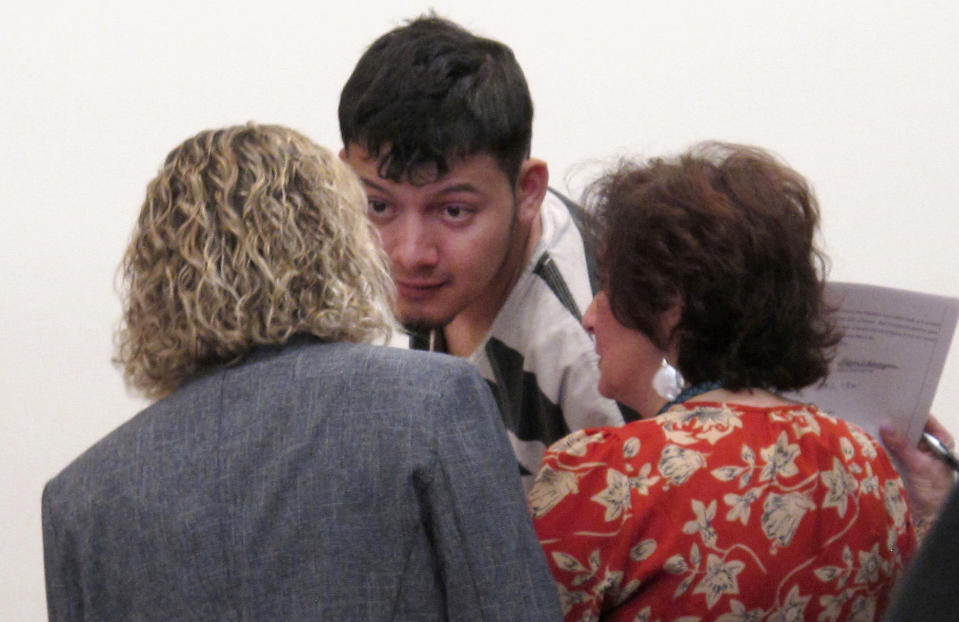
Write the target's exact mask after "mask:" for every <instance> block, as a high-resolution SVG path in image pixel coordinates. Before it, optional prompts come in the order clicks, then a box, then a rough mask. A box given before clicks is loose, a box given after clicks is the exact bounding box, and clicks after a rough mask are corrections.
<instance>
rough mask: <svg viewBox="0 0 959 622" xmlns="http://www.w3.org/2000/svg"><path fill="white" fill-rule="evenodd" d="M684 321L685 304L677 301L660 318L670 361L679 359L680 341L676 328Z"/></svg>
mask: <svg viewBox="0 0 959 622" xmlns="http://www.w3.org/2000/svg"><path fill="white" fill-rule="evenodd" d="M682 319H683V303H682V301H681V300H677V301H676V302H675V303H673V306H671V307H669V308H668V309H666V310H665V311H663V312H662V313H661V314H660V316H659V321H660V325H661V327H662V331H663V332H662V333H661V334H662V335H663V336H665V338H666V351H667V354H668V358H669V360H670V361H676V360H678V358H679V341H678V339H677V338H676V327H677V326H679V321H680V320H682Z"/></svg>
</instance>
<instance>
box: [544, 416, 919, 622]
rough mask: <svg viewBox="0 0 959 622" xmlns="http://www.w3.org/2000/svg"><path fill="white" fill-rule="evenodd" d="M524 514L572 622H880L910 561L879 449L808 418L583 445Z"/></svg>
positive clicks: (560, 449)
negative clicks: (529, 518)
mask: <svg viewBox="0 0 959 622" xmlns="http://www.w3.org/2000/svg"><path fill="white" fill-rule="evenodd" d="M529 506H530V512H531V514H532V516H533V521H534V524H535V527H536V531H537V533H538V535H539V539H540V543H541V544H542V545H543V548H544V550H545V551H546V556H547V558H548V561H549V563H550V566H551V570H552V572H553V575H554V577H555V578H556V582H557V584H558V587H559V591H560V598H561V600H562V604H563V612H564V614H565V618H566V620H567V621H568V622H571V621H576V622H579V621H593V620H598V619H603V620H630V621H633V620H636V621H649V622H652V621H655V620H663V621H665V620H686V621H692V620H719V621H722V622H733V621H737V622H746V621H748V620H757V621H758V620H769V621H774V622H779V621H783V622H785V621H787V620H818V621H821V622H832V621H836V620H874V619H878V618H879V616H880V615H881V613H882V611H883V610H884V609H885V606H886V602H887V599H888V597H889V591H890V588H891V586H892V584H893V583H894V582H895V580H896V578H897V577H898V576H899V574H900V573H901V571H902V569H903V564H904V562H905V561H906V560H908V558H909V557H910V555H911V554H912V552H913V550H914V549H915V547H916V541H915V536H914V534H913V528H912V520H911V518H910V516H909V511H908V509H907V507H906V500H905V491H904V490H903V486H902V482H901V481H900V479H899V476H898V474H897V473H896V471H895V469H894V468H893V466H892V464H891V463H890V461H889V459H888V457H887V456H886V454H885V452H884V450H883V449H882V448H881V447H880V446H879V444H878V443H877V442H876V441H875V440H873V439H872V438H871V437H869V436H868V435H867V434H866V433H865V432H863V431H862V430H861V429H860V428H858V427H857V426H855V425H853V424H849V423H846V422H844V421H842V420H840V419H836V418H834V417H831V416H829V415H827V414H824V413H822V412H820V411H819V410H817V409H816V408H815V407H813V406H809V405H799V404H796V405H790V406H777V407H772V408H759V407H750V406H742V405H736V404H718V403H715V402H687V403H685V404H681V405H677V406H674V407H673V408H672V409H670V410H669V411H668V412H666V413H664V414H662V415H660V416H658V417H655V418H652V419H647V420H641V421H636V422H633V423H631V424H628V425H626V426H623V427H620V428H593V429H587V430H580V431H578V432H574V433H573V434H570V435H569V436H567V437H566V438H564V439H562V440H560V441H559V442H557V443H555V444H554V445H553V446H552V447H551V448H550V449H549V451H548V452H547V454H546V456H545V458H544V459H543V463H542V467H541V469H540V472H539V475H538V476H537V478H536V483H535V485H534V486H533V489H532V490H531V491H530V494H529Z"/></svg>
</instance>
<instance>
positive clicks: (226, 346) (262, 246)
mask: <svg viewBox="0 0 959 622" xmlns="http://www.w3.org/2000/svg"><path fill="white" fill-rule="evenodd" d="M365 204H366V199H365V197H364V195H363V191H362V189H361V188H360V186H359V184H358V182H357V181H356V180H355V179H354V176H353V175H352V173H350V171H349V170H347V168H346V167H345V166H344V165H343V164H341V163H340V162H339V160H338V159H337V158H335V157H334V156H333V155H331V153H330V152H329V151H327V150H326V149H323V148H320V147H318V146H317V145H314V144H313V143H311V142H310V141H309V140H308V139H306V138H305V137H303V136H302V135H300V134H298V133H296V132H294V131H292V130H288V129H285V128H281V127H277V126H254V125H247V126H237V127H231V128H227V129H222V130H210V131H206V132H201V133H199V134H197V135H196V136H194V137H193V138H190V139H189V140H187V141H186V142H184V143H183V144H182V145H180V146H179V147H177V148H176V149H174V150H173V151H172V152H171V153H170V155H169V156H167V159H166V163H165V164H164V166H163V168H162V169H161V170H160V173H159V175H157V177H156V178H155V179H154V180H153V181H152V182H150V185H149V187H148V188H147V198H146V200H145V201H144V203H143V207H142V209H141V211H140V218H139V220H138V221H137V226H136V229H135V230H134V233H133V239H132V240H131V241H130V245H129V248H128V249H127V252H126V255H125V256H124V259H123V265H122V266H121V269H122V275H123V279H124V284H125V289H126V305H125V311H124V322H123V325H122V326H121V327H120V330H119V331H118V354H117V361H118V362H119V363H120V364H121V365H122V366H123V369H124V374H125V376H126V379H127V382H128V383H129V384H130V385H131V386H132V387H134V388H135V389H137V390H139V391H141V392H143V393H144V394H145V395H147V396H149V397H155V398H160V397H163V396H165V395H166V394H168V393H169V392H170V391H172V390H173V389H175V388H176V387H177V386H179V384H180V383H181V382H183V380H184V379H186V378H188V377H189V376H191V375H192V374H193V373H195V372H196V371H197V370H198V369H199V368H201V367H203V366H205V365H209V364H211V363H216V362H221V361H233V360H236V359H238V358H240V357H242V356H243V354H244V353H246V352H247V351H249V350H250V349H251V348H253V347H254V346H257V345H266V344H280V343H284V342H285V341H287V339H289V338H290V337H291V336H292V335H295V334H308V335H313V336H315V337H318V338H321V339H326V340H329V341H356V342H369V341H373V340H374V339H376V338H384V337H388V336H389V332H390V327H391V317H390V315H389V308H390V301H391V297H392V295H393V286H392V282H391V281H390V277H389V273H388V272H387V268H386V267H385V264H384V262H383V259H382V257H381V253H380V252H379V250H378V246H377V245H376V242H375V240H374V239H373V237H372V236H371V234H370V231H369V226H368V225H367V221H366V217H365V214H364V210H365Z"/></svg>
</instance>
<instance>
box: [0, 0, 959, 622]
mask: <svg viewBox="0 0 959 622" xmlns="http://www.w3.org/2000/svg"><path fill="white" fill-rule="evenodd" d="M549 4H550V5H551V8H550V9H548V10H546V9H544V8H540V7H542V6H546V5H545V4H544V3H517V2H514V1H512V0H492V1H490V0H487V1H485V2H477V1H475V0H462V1H456V2H453V1H451V2H446V3H443V2H436V3H435V4H434V5H433V6H435V7H436V9H437V10H438V11H439V12H440V13H442V14H444V15H446V16H448V17H451V18H453V19H455V20H457V21H460V22H462V23H463V24H464V25H466V26H468V27H470V28H472V29H474V30H476V31H478V32H480V33H483V34H487V35H489V36H492V37H494V38H498V39H501V40H503V41H505V42H507V43H508V44H510V45H511V46H512V47H513V49H514V50H515V52H516V54H517V56H518V58H519V60H520V63H521V64H522V65H523V67H524V68H525V70H526V73H527V77H528V79H529V82H530V86H531V89H532V91H533V97H534V100H535V103H536V106H537V109H536V123H535V128H534V145H533V147H534V152H535V155H537V156H540V157H543V158H545V159H547V160H548V161H549V162H550V164H551V170H552V174H553V184H554V185H555V186H557V187H559V188H561V189H567V190H570V191H571V192H572V193H573V194H576V192H578V190H579V189H580V187H581V186H582V183H583V180H584V179H586V178H588V176H589V172H590V171H591V170H593V169H594V167H595V166H596V163H595V160H597V159H602V158H607V157H608V156H610V155H613V154H642V155H655V154H658V153H662V152H672V151H676V150H678V149H681V148H683V147H685V146H687V145H689V144H690V143H692V142H694V141H697V140H700V139H704V138H716V139H723V140H732V141H740V142H749V143H755V144H759V145H763V146H766V147H768V148H771V149H773V150H774V151H776V152H777V153H779V154H780V155H781V156H782V157H783V158H785V159H786V160H787V161H789V162H790V163H791V164H792V165H793V166H794V167H795V168H797V169H798V170H800V171H801V172H803V173H805V174H806V175H808V176H809V178H810V179H811V180H812V181H813V183H814V185H815V187H816V188H817V190H818V192H819V196H820V199H821V203H822V206H823V210H824V213H825V217H824V237H825V246H826V248H827V249H828V251H829V252H830V254H831V256H832V259H833V272H832V276H833V277H834V278H837V279H841V280H854V281H863V282H869V283H874V284H882V285H889V286H894V287H902V288H909V289H917V290H924V291H930V292H934V293H939V294H945V295H951V296H959V279H957V278H956V269H957V266H959V261H957V259H959V253H957V250H956V241H955V238H956V231H957V229H959V226H957V225H959V216H957V215H956V214H957V196H959V191H957V190H959V189H957V178H959V174H957V172H956V164H957V161H959V157H957V156H959V153H957V145H959V120H957V116H956V102H957V92H956V91H957V89H956V76H957V75H959V42H957V41H959V39H957V38H956V36H955V33H956V32H957V31H959V5H957V4H956V3H954V2H951V1H949V0H942V1H939V2H913V3H904V2H903V3H898V2H897V3H892V2H883V3H876V2H874V1H850V2H843V3H819V2H815V3H814V2H806V1H796V2H773V3H768V2H764V1H760V0H755V1H732V2H669V3H666V2H645V1H640V2H636V1H635V0H634V1H629V2H603V1H599V2H591V3H587V4H586V5H585V6H588V7H589V11H588V12H585V11H584V9H583V8H582V7H583V6H584V4H583V3H578V2H577V3H572V2H570V3H564V2H559V3H556V2H554V3H549ZM834 5H835V6H834ZM428 6H429V5H427V4H425V3H420V2H407V1H400V0H378V1H369V2H362V1H361V2H351V3H350V2H332V1H331V2H318V1H310V2H307V1H305V0H304V1H302V2H295V1H288V0H272V1H270V2H249V1H246V0H231V1H230V2H226V1H222V2H203V1H196V2H194V1H182V0H172V1H171V0H165V1H163V2H159V1H157V0H146V1H144V2H136V3H133V2H120V1H112V2H110V1H99V2H98V1H95V0H93V1H90V2H79V3H72V2H65V1H64V2H40V3H32V4H29V5H28V4H24V3H14V2H12V0H9V1H4V2H3V3H2V4H0V59H2V60H0V214H2V220H0V223H2V224H0V335H2V339H0V343H2V350H0V438H2V439H3V441H4V444H5V449H4V450H3V451H2V452H0V482H2V486H3V489H2V494H0V551H2V556H3V561H2V566H3V571H2V573H0V619H4V620H36V619H42V618H43V617H44V616H45V604H44V587H43V570H42V548H41V536H40V513H39V499H40V491H41V488H42V485H43V483H44V482H45V481H46V480H47V479H48V478H49V477H51V476H52V475H53V474H55V473H56V472H57V471H58V470H59V469H60V468H62V467H63V466H64V465H65V464H66V463H67V462H68V461H69V460H70V459H72V458H73V457H74V456H75V455H77V454H78V453H79V452H80V451H81V450H83V449H84V448H85V447H86V446H88V445H89V444H90V443H92V442H94V441H95V440H97V439H98V438H100V437H101V436H103V435H104V434H105V433H107V432H108V431H109V430H111V429H112V428H114V427H115V426H117V425H118V424H119V423H121V422H122V421H124V420H125V419H126V418H128V417H129V416H131V415H132V414H133V413H134V412H135V411H136V410H138V409H139V408H140V407H141V405H142V402H140V401H137V400H135V399H133V398H131V397H129V396H127V395H126V394H125V392H124V389H123V386H122V384H121V382H120V379H119V375H118V374H117V372H116V371H115V370H114V369H113V368H112V367H111V365H110V363H109V359H110V350H111V329H112V326H113V324H114V322H115V321H116V319H117V317H118V312H119V305H118V302H117V299H116V297H115V295H114V292H113V289H112V286H113V275H114V269H115V266H116V264H117V262H118V260H119V258H120V255H121V253H122V250H123V247H124V244H125V242H126V238H127V236H128V234H129V231H130V228H131V226H132V223H133V220H134V217H135V215H136V213H137V211H138V209H139V204H140V201H141V200H142V194H143V190H144V188H145V185H146V182H147V181H148V180H149V179H150V178H151V177H152V176H153V174H154V173H155V172H156V170H157V169H158V167H159V165H160V162H161V161H162V159H163V157H164V156H165V155H166V153H167V152H168V151H169V150H170V149H171V148H172V147H174V146H175V145H176V144H177V143H179V142H180V141H181V140H182V139H184V138H186V137H187V136H188V135H191V134H193V133H195V132H197V131H199V130H200V129H204V128H207V127H212V126H222V125H227V124H234V123H242V122H245V121H247V120H256V121H261V122H276V123H283V124H287V125H291V126H293V127H296V128H299V129H301V130H302V131H304V132H306V133H307V134H309V135H310V136H312V137H313V138H315V139H316V140H317V141H318V142H321V143H323V144H326V145H328V146H330V147H333V148H337V147H338V146H339V142H338V141H339V138H338V131H337V125H336V114H335V111H336V103H337V98H338V95H339V90H340V88H341V86H342V84H343V82H344V81H345V79H346V77H347V76H348V74H349V72H350V70H351V69H352V66H353V64H354V63H355V61H356V59H357V58H358V56H359V55H360V53H361V51H362V50H363V48H364V47H365V46H366V45H368V44H369V43H370V42H371V41H372V40H373V39H374V38H375V37H376V36H378V35H379V34H381V33H382V32H384V31H385V30H387V29H388V28H391V27H393V26H395V25H398V24H399V23H400V22H401V20H402V19H403V18H405V17H410V16H413V15H416V14H418V13H419V12H421V11H423V10H424V9H425V8H426V7H428ZM957 349H959V348H954V353H953V355H952V356H951V358H950V359H949V362H948V364H947V368H946V371H945V376H944V378H943V381H942V384H941V387H940V390H939V394H938V398H937V400H936V402H935V408H934V409H935V411H936V412H938V414H939V415H940V416H941V417H942V419H944V420H945V421H946V422H947V423H948V425H949V427H950V428H951V429H953V430H959V408H957V404H959V358H957V356H956V354H955V350H957Z"/></svg>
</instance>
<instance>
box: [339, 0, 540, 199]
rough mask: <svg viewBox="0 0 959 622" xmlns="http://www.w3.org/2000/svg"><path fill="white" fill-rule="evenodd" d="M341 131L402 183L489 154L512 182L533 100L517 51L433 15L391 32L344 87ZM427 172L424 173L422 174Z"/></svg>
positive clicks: (523, 153)
mask: <svg viewBox="0 0 959 622" xmlns="http://www.w3.org/2000/svg"><path fill="white" fill-rule="evenodd" d="M339 120H340V135H341V136H342V138H343V145H344V147H346V148H347V149H349V148H350V146H351V145H354V144H355V145H358V146H360V147H362V148H364V149H366V151H367V152H369V153H370V154H371V155H372V156H373V157H375V158H377V159H378V161H379V174H380V175H381V176H382V177H383V178H385V179H390V180H392V181H395V182H401V181H403V180H409V181H411V182H413V183H420V182H424V183H425V182H429V181H432V179H434V178H439V177H442V176H443V175H445V174H446V173H447V172H448V171H449V169H450V164H449V161H450V160H455V159H458V158H464V157H467V156H470V155H474V154H478V153H484V154H489V155H490V156H492V157H493V159H494V160H496V162H497V164H498V165H499V167H500V168H501V169H502V170H503V172H504V174H505V175H506V176H507V178H508V179H509V180H510V182H511V183H514V182H515V181H516V178H517V176H518V174H519V168H520V166H521V165H522V163H523V160H524V159H525V158H526V157H528V156H529V150H530V141H531V139H532V134H533V102H532V99H531V98H530V94H529V87H528V86H527V84H526V78H525V77H524V76H523V71H522V70H521V69H520V67H519V64H518V63H517V62H516V58H515V57H514V56H513V52H512V50H510V49H509V48H508V47H507V46H506V45H504V44H502V43H500V42H498V41H493V40H491V39H484V38H482V37H477V36H476V35H474V34H472V33H470V32H469V31H467V30H465V29H463V28H461V27H460V26H458V25H457V24H454V23H453V22H450V21H448V20H445V19H442V18H440V17H437V16H435V15H427V16H424V17H420V18H418V19H415V20H413V21H411V22H409V23H408V24H406V25H405V26H402V27H400V28H396V29H394V30H391V31H390V32H388V33H386V34H385V35H383V36H382V37H380V38H379V39H377V40H376V41H374V42H373V44H372V45H371V46H370V47H369V49H367V51H366V52H365V53H364V54H363V56H362V57H361V58H360V60H359V62H358V63H357V65H356V68H355V69H354V70H353V73H352V75H351V76H350V77H349V80H347V82H346V85H345V86H344V87H343V91H342V93H341V94H340V103H339ZM424 173H425V177H424Z"/></svg>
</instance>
